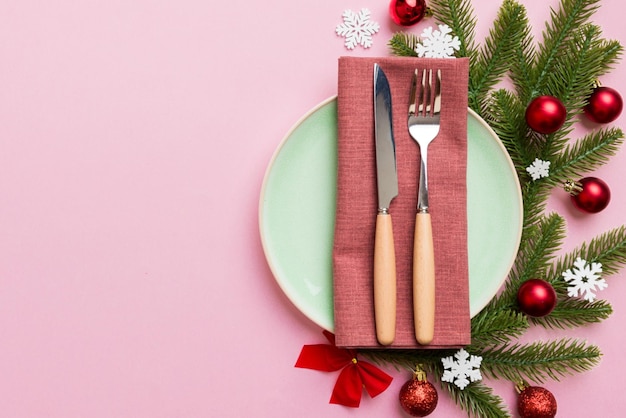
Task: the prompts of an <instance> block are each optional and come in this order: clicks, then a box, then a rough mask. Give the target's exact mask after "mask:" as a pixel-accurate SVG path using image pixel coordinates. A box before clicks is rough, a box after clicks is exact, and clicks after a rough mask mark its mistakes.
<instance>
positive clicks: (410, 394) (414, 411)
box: [399, 369, 439, 417]
mask: <svg viewBox="0 0 626 418" xmlns="http://www.w3.org/2000/svg"><path fill="white" fill-rule="evenodd" d="M399 398H400V405H401V406H402V409H404V410H405V411H406V412H407V413H408V414H409V415H411V416H413V417H425V416H427V415H430V414H431V413H432V412H433V411H434V410H435V408H436V407H437V402H438V401H439V395H438V394H437V389H435V387H434V386H433V385H432V383H430V382H429V381H428V380H426V373H424V371H422V370H421V369H418V370H417V371H416V372H415V374H414V376H413V379H411V380H409V381H407V382H406V383H405V384H404V385H402V388H401V389H400V396H399Z"/></svg>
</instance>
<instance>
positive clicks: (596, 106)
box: [583, 87, 624, 123]
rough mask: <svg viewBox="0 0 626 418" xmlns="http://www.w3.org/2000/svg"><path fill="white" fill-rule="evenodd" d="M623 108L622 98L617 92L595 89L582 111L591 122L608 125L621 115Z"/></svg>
mask: <svg viewBox="0 0 626 418" xmlns="http://www.w3.org/2000/svg"><path fill="white" fill-rule="evenodd" d="M623 106H624V103H623V101H622V96H620V94H619V93H618V92H617V90H615V89H612V88H610V87H596V88H595V89H594V90H593V92H592V93H591V96H589V100H588V102H587V105H586V106H585V107H584V109H583V110H584V112H585V115H586V116H587V117H588V118H589V119H591V120H592V121H594V122H596V123H609V122H613V121H614V120H615V119H617V117H618V116H619V115H620V114H621V113H622V108H623Z"/></svg>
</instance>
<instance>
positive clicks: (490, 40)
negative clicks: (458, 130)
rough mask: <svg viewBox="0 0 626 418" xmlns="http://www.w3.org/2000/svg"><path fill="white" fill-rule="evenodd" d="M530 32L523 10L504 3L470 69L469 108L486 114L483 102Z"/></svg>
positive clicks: (514, 5) (524, 10)
mask: <svg viewBox="0 0 626 418" xmlns="http://www.w3.org/2000/svg"><path fill="white" fill-rule="evenodd" d="M529 31H530V26H529V23H528V17H527V16H526V9H525V8H524V7H523V6H521V5H519V4H518V3H517V2H515V1H514V0H504V2H503V3H502V6H501V7H500V10H499V11H498V16H497V18H496V20H495V21H494V23H493V28H492V29H491V30H490V31H489V36H487V38H486V39H485V42H484V44H483V47H482V48H480V51H479V53H478V54H477V57H476V60H475V62H474V63H473V66H472V69H471V77H470V78H469V92H468V98H469V106H470V107H471V108H472V109H473V110H475V111H476V112H478V114H480V115H483V114H485V110H486V109H485V108H486V100H485V98H487V97H488V93H489V91H490V90H491V89H492V88H493V87H494V86H495V85H496V84H497V83H498V82H499V81H500V80H502V78H503V76H504V75H505V73H506V72H507V71H508V69H509V68H510V65H511V62H512V61H513V59H514V56H515V54H516V48H517V46H518V45H519V44H520V43H521V41H522V39H523V38H525V37H526V36H527V34H528V33H529Z"/></svg>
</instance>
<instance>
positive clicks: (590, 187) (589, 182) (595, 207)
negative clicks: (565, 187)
mask: <svg viewBox="0 0 626 418" xmlns="http://www.w3.org/2000/svg"><path fill="white" fill-rule="evenodd" d="M570 194H571V195H572V196H571V199H572V203H574V206H576V207H577V208H578V209H580V210H581V211H583V212H586V213H598V212H600V211H602V210H603V209H604V208H606V207H607V206H608V205H609V202H610V201H611V189H609V186H608V185H607V184H606V183H605V182H604V181H603V180H601V179H599V178H597V177H585V178H583V179H580V180H578V181H577V182H576V183H575V185H574V186H573V187H572V190H571V191H570Z"/></svg>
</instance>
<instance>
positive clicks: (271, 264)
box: [258, 94, 524, 332]
mask: <svg viewBox="0 0 626 418" xmlns="http://www.w3.org/2000/svg"><path fill="white" fill-rule="evenodd" d="M336 100H337V95H336V94H335V95H332V96H330V97H328V98H326V99H324V100H322V101H321V102H319V103H318V104H317V105H315V106H314V107H312V108H311V109H309V110H308V111H307V112H305V113H304V114H303V115H302V116H301V117H300V118H299V119H298V120H297V121H296V122H295V123H293V124H292V125H291V127H290V128H289V129H288V130H287V132H286V133H285V134H284V135H283V137H282V139H281V141H280V143H279V144H278V146H277V147H276V149H275V150H274V152H273V153H272V156H271V158H270V160H269V162H268V163H267V167H266V169H265V173H264V175H263V182H262V184H261V189H260V193H259V206H258V224H259V225H258V228H259V235H260V239H261V247H262V249H263V254H264V256H265V260H266V262H267V265H268V266H269V268H270V271H271V273H272V276H273V278H274V281H275V282H276V283H277V284H278V286H279V288H280V289H281V291H282V293H283V294H284V295H285V296H286V297H287V299H289V301H290V302H291V303H292V305H293V306H294V307H295V308H296V309H297V310H298V311H299V312H300V313H302V314H303V315H304V316H305V317H307V318H308V319H309V320H310V321H312V322H313V323H315V324H317V325H318V326H320V327H321V328H323V329H327V330H328V331H331V332H332V331H333V330H334V323H333V324H326V323H325V321H322V320H321V319H320V318H318V315H316V314H315V312H313V313H312V312H310V311H309V309H306V308H303V307H302V306H300V305H299V304H298V303H296V301H295V300H294V299H295V298H294V296H292V295H291V294H290V292H289V291H288V289H287V288H286V284H285V283H284V280H283V279H282V278H281V277H280V275H279V274H278V272H277V267H276V266H275V265H274V261H273V260H272V259H271V257H269V248H268V242H267V239H268V238H267V237H266V236H265V234H264V231H263V214H264V211H265V208H264V206H265V204H264V203H265V200H266V199H265V196H266V190H267V187H268V180H269V177H270V174H271V171H272V168H273V166H274V164H275V162H276V159H277V158H278V156H279V155H280V153H281V151H282V150H283V148H284V147H285V144H286V143H287V141H288V140H289V139H290V138H291V136H292V135H293V133H294V132H295V131H296V130H297V129H298V128H299V127H300V126H301V125H302V124H303V123H304V122H305V121H306V120H307V119H308V118H310V117H311V115H313V114H314V113H316V112H317V111H319V110H320V109H321V108H323V107H325V106H327V105H328V104H329V103H331V102H333V101H336ZM467 111H468V114H470V115H472V116H473V117H474V119H475V120H476V121H477V122H478V123H479V124H480V125H481V126H482V127H483V128H484V129H485V130H487V131H488V132H489V134H490V135H491V137H492V138H493V139H496V141H494V142H495V143H496V144H497V146H498V147H499V148H500V150H501V151H502V153H503V156H504V157H505V160H506V162H507V165H508V166H509V168H510V170H511V172H512V173H514V174H515V179H516V181H515V194H516V195H517V197H518V210H519V213H520V215H521V219H520V220H521V222H520V225H519V228H518V230H517V236H516V239H515V248H516V249H517V250H516V251H514V252H513V254H512V255H511V258H510V260H509V261H508V263H507V264H506V265H507V272H510V271H511V269H512V268H513V265H514V264H515V259H516V258H517V253H518V250H519V246H520V244H521V238H522V232H523V229H524V202H523V195H522V188H521V184H520V182H519V176H518V175H517V169H516V168H515V164H513V160H512V159H511V156H510V154H509V152H508V151H507V149H506V147H505V146H504V144H503V143H502V140H501V139H500V137H499V136H498V135H497V134H496V132H495V131H494V130H493V128H492V127H491V126H490V125H489V124H488V123H487V122H486V121H485V120H484V119H483V118H482V117H480V115H478V113H476V112H475V111H474V110H472V109H471V108H469V107H468V108H467ZM507 277H508V273H507V274H506V275H504V277H502V278H501V279H500V280H499V282H498V286H497V287H495V291H494V292H493V294H491V295H490V296H489V298H488V299H487V301H486V302H485V303H484V304H482V303H481V305H482V306H480V308H479V309H478V310H477V311H476V312H474V311H473V309H472V307H471V302H470V318H473V317H474V316H476V315H477V314H478V313H480V311H482V310H483V309H484V308H485V306H487V304H488V303H489V301H491V300H492V299H493V298H494V297H495V295H496V294H497V293H498V291H499V290H500V288H501V287H502V285H503V284H504V282H505V281H506V279H507ZM328 325H331V326H330V327H329V326H328Z"/></svg>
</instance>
